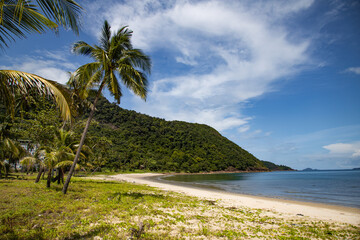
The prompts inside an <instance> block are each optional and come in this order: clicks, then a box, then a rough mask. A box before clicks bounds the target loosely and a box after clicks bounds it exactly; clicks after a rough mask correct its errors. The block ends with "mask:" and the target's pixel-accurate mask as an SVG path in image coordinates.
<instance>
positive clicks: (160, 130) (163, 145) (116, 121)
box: [89, 98, 267, 172]
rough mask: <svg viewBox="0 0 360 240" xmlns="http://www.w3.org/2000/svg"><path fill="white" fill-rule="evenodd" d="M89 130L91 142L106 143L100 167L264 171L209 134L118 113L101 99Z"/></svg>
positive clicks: (205, 130)
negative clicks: (108, 144) (102, 140)
mask: <svg viewBox="0 0 360 240" xmlns="http://www.w3.org/2000/svg"><path fill="white" fill-rule="evenodd" d="M94 119H95V120H96V121H97V124H93V125H92V126H91V127H90V130H89V135H90V136H92V137H93V138H94V137H95V138H96V137H101V136H105V137H106V138H107V139H109V140H111V142H112V145H111V150H109V151H107V153H106V156H105V155H104V156H103V157H104V158H106V164H105V165H106V166H108V167H110V168H113V169H142V168H143V169H149V170H153V171H159V170H160V171H177V172H180V171H183V172H200V171H224V170H245V171H252V170H267V168H266V167H265V166H264V164H263V163H262V162H261V161H259V160H258V159H257V158H256V157H254V156H253V155H252V154H250V153H249V152H247V151H246V150H244V149H242V148H241V147H239V146H238V145H236V144H235V143H233V142H231V141H230V140H228V139H227V138H225V137H223V136H221V134H220V133H218V132H217V131H216V130H215V129H213V128H211V127H209V126H207V125H203V124H193V123H186V122H182V121H165V120H163V119H160V118H155V117H150V116H147V115H144V114H140V113H136V112H135V111H129V110H125V109H122V108H120V107H119V106H117V105H116V104H111V103H109V102H108V101H107V100H106V99H105V98H101V99H100V100H99V102H98V105H97V112H96V114H95V117H94Z"/></svg>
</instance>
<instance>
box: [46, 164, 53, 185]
mask: <svg viewBox="0 0 360 240" xmlns="http://www.w3.org/2000/svg"><path fill="white" fill-rule="evenodd" d="M51 172H52V169H51V168H50V169H49V172H48V178H47V181H46V187H48V188H49V187H50V184H51Z"/></svg>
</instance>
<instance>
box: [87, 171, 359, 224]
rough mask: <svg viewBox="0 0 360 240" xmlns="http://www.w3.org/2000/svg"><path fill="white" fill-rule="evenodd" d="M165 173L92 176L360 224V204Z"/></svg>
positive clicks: (229, 203) (225, 202)
mask: <svg viewBox="0 0 360 240" xmlns="http://www.w3.org/2000/svg"><path fill="white" fill-rule="evenodd" d="M162 175H163V174H157V173H144V174H118V175H108V176H96V177H92V178H93V179H102V180H115V181H127V182H132V183H137V184H145V185H148V186H151V187H157V188H159V189H162V190H165V191H174V192H178V193H183V194H186V195H189V196H195V197H199V198H204V199H207V200H213V201H216V202H217V203H218V204H220V205H223V206H227V207H249V208H257V209H264V210H270V211H271V212H273V213H278V214H279V215H280V214H281V216H282V217H290V218H299V217H302V218H305V217H307V218H312V219H316V220H322V221H331V222H340V223H348V224H352V225H355V226H360V209H357V208H350V207H342V206H333V205H326V204H318V203H308V202H298V201H289V200H281V199H272V198H264V197H257V196H250V195H242V194H234V193H227V192H218V191H214V190H207V189H199V188H193V187H189V186H183V185H179V184H176V185H173V184H170V183H168V182H165V181H159V180H158V179H157V178H156V177H157V176H158V177H160V176H162Z"/></svg>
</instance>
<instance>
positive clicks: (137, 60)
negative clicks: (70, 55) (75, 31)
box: [63, 21, 151, 194]
mask: <svg viewBox="0 0 360 240" xmlns="http://www.w3.org/2000/svg"><path fill="white" fill-rule="evenodd" d="M131 36H132V31H131V30H129V29H128V28H127V27H122V28H121V29H120V30H118V31H116V32H115V33H114V34H112V33H111V31H110V25H109V23H108V22H107V21H105V22H104V25H103V28H102V33H101V37H100V45H94V46H91V45H89V44H88V43H86V42H83V41H79V42H76V43H75V44H74V45H73V52H74V53H76V54H81V55H85V56H90V57H91V58H92V59H93V60H94V62H91V63H88V64H85V65H83V66H81V67H79V68H78V69H77V70H76V81H78V82H79V83H80V85H82V86H84V90H89V89H91V88H93V87H95V86H99V87H98V90H97V94H96V97H95V100H94V102H93V105H92V106H91V111H90V115H89V118H88V120H87V123H86V125H85V128H84V131H83V134H82V136H81V140H80V144H79V148H78V150H77V152H76V156H75V159H74V162H73V164H72V166H71V168H70V171H69V174H68V176H67V179H66V181H65V184H64V187H63V193H64V194H65V193H66V191H67V188H68V186H69V183H70V179H71V176H72V174H73V172H74V168H75V166H76V163H77V161H78V159H79V157H80V152H81V148H82V146H83V144H84V141H85V137H86V133H87V131H88V129H89V126H90V123H91V120H92V118H93V116H94V112H95V107H96V103H97V101H98V100H99V97H100V95H101V92H102V90H103V88H104V87H107V88H108V90H109V91H110V93H111V95H112V96H113V97H114V98H115V100H116V101H117V103H118V104H119V103H120V98H121V96H122V93H121V86H120V83H122V84H124V85H125V86H126V87H128V88H129V89H130V90H132V91H133V92H134V93H135V94H136V95H138V96H140V97H141V98H143V99H146V93H147V83H148V81H147V74H150V70H151V61H150V58H149V57H148V56H147V55H145V54H144V53H143V52H142V51H141V50H139V49H134V48H133V46H132V44H131ZM119 79H120V81H119Z"/></svg>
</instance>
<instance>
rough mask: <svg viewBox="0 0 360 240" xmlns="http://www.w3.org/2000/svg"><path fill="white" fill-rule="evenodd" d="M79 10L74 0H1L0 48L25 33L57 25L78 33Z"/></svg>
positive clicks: (40, 31) (36, 31) (55, 28)
mask: <svg viewBox="0 0 360 240" xmlns="http://www.w3.org/2000/svg"><path fill="white" fill-rule="evenodd" d="M80 11H81V7H80V5H79V4H77V3H76V2H75V1H73V0H36V1H33V0H1V1H0V48H4V46H8V43H9V42H10V41H14V40H15V37H17V38H25V37H26V34H27V33H43V32H45V31H46V30H49V29H52V30H57V28H58V26H59V25H62V26H64V27H66V28H71V29H72V30H73V31H74V32H75V33H79V20H78V19H79V15H80Z"/></svg>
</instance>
